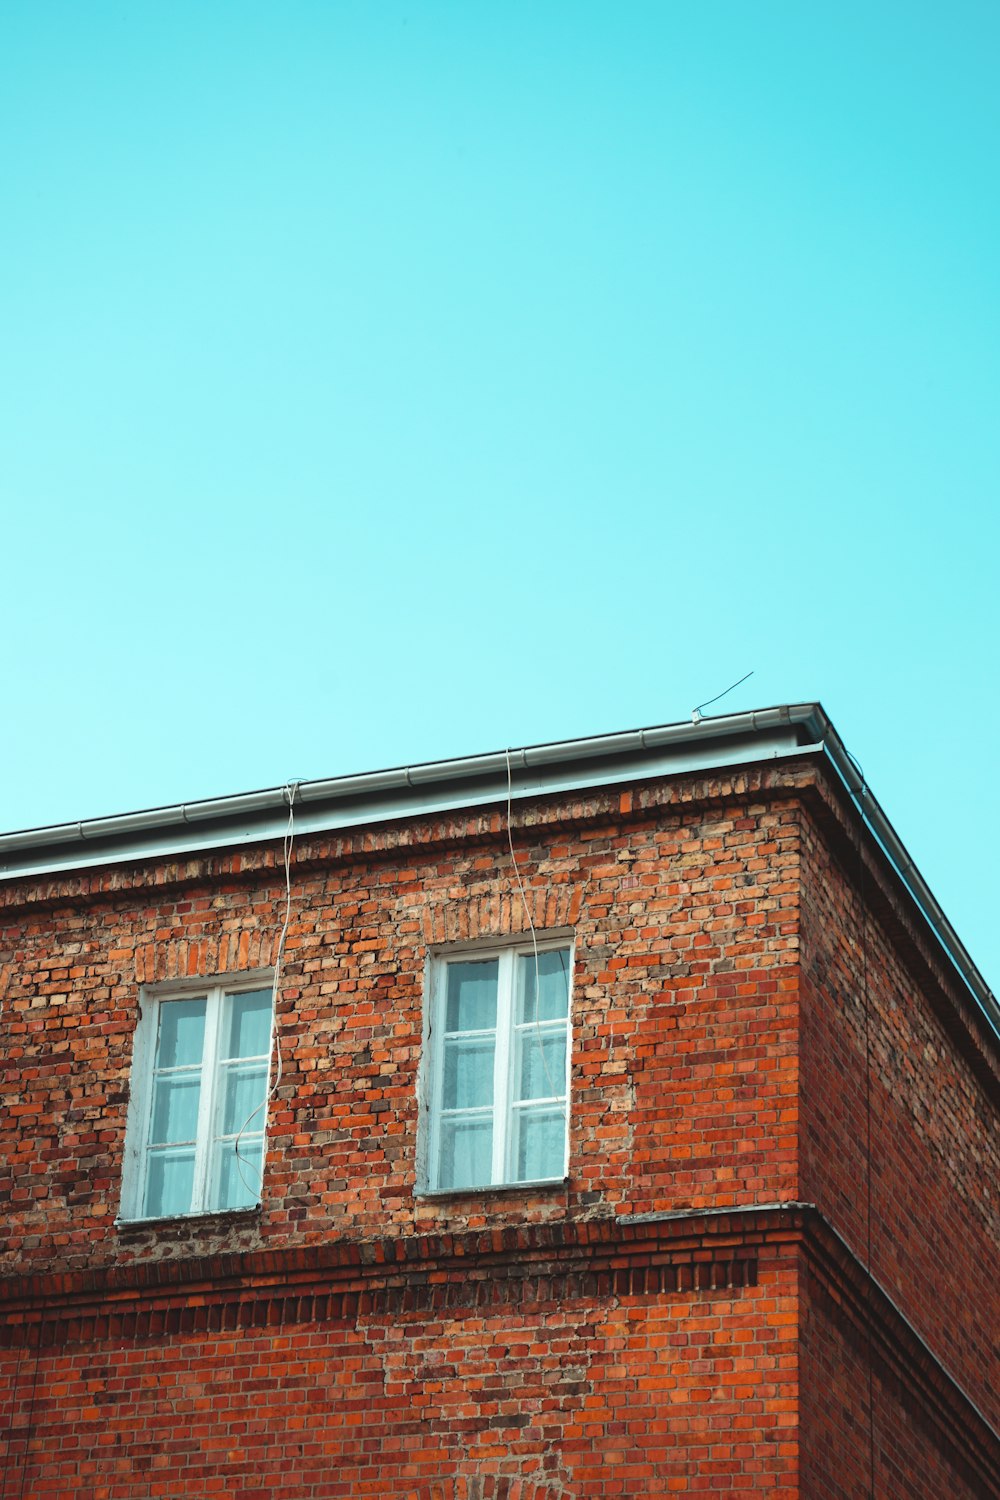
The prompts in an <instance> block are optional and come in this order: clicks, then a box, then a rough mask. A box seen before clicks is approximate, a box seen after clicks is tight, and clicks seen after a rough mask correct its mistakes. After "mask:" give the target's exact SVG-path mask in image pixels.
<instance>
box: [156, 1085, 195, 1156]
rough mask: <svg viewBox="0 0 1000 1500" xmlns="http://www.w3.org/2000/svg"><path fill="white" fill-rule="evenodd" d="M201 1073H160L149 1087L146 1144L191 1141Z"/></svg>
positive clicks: (193, 1133)
mask: <svg viewBox="0 0 1000 1500" xmlns="http://www.w3.org/2000/svg"><path fill="white" fill-rule="evenodd" d="M200 1097H201V1073H200V1071H199V1072H191V1073H165V1074H164V1073H161V1074H160V1076H159V1077H158V1078H157V1080H156V1083H155V1084H154V1087H153V1114H152V1118H151V1120H150V1124H149V1144H150V1145H151V1146H157V1145H160V1144H161V1143H162V1142H164V1141H193V1140H194V1139H195V1137H196V1136H197V1134H198V1101H199V1099H200Z"/></svg>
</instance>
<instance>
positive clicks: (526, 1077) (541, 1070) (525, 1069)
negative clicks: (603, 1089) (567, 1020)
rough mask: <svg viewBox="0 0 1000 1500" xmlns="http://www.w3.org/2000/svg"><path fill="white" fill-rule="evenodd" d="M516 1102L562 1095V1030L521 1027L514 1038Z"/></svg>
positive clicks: (564, 1089)
mask: <svg viewBox="0 0 1000 1500" xmlns="http://www.w3.org/2000/svg"><path fill="white" fill-rule="evenodd" d="M517 1037H518V1050H519V1052H520V1057H519V1059H518V1064H519V1065H518V1070H517V1092H516V1094H515V1096H514V1097H515V1098H517V1099H551V1098H553V1097H555V1098H560V1097H562V1095H564V1094H565V1092H566V1030H565V1027H560V1028H559V1030H558V1031H551V1030H549V1031H542V1030H541V1028H540V1027H535V1026H525V1027H522V1028H521V1029H520V1030H519V1031H518V1034H517Z"/></svg>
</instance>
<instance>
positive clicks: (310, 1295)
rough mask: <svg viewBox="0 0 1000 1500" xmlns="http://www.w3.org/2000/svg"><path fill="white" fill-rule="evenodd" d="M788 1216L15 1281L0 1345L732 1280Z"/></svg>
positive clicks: (404, 1241)
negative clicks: (748, 1220)
mask: <svg viewBox="0 0 1000 1500" xmlns="http://www.w3.org/2000/svg"><path fill="white" fill-rule="evenodd" d="M794 1216H795V1214H794V1210H793V1211H791V1214H790V1211H789V1210H787V1209H784V1208H781V1209H773V1210H769V1211H765V1212H763V1213H758V1214H755V1215H754V1216H753V1222H752V1224H751V1223H748V1222H746V1216H744V1215H739V1214H736V1215H731V1216H730V1215H706V1216H703V1217H696V1218H691V1217H688V1216H673V1215H662V1216H652V1217H650V1218H643V1219H641V1220H640V1219H636V1220H630V1219H598V1220H567V1221H563V1222H559V1223H555V1224H551V1223H550V1224H526V1225H523V1226H518V1227H507V1228H503V1229H492V1230H483V1231H470V1232H463V1233H460V1234H447V1233H443V1234H428V1235H419V1236H414V1237H411V1238H397V1239H388V1240H376V1241H360V1242H358V1241H341V1242H339V1243H337V1244H333V1245H310V1246H306V1247H302V1248H296V1249H282V1250H263V1251H247V1252H244V1253H242V1254H238V1255H228V1254H220V1255H212V1256H201V1257H192V1258H190V1259H187V1260H164V1261H137V1262H131V1263H129V1264H127V1265H117V1266H112V1267H107V1268H102V1269H100V1270H96V1271H88V1272H74V1273H67V1274H56V1275H50V1276H47V1275H44V1274H40V1275H33V1276H27V1277H17V1278H13V1279H11V1280H9V1281H6V1282H2V1283H0V1343H7V1344H10V1343H14V1342H21V1341H24V1340H25V1339H27V1340H29V1341H32V1342H33V1341H34V1340H35V1339H38V1338H40V1339H41V1340H42V1342H43V1343H56V1342H63V1341H66V1340H70V1341H74V1342H75V1341H81V1340H83V1341H86V1340H90V1339H94V1338H97V1339H100V1338H103V1337H106V1336H109V1335H110V1336H114V1337H116V1338H117V1337H120V1338H125V1337H135V1338H141V1337H146V1336H151V1335H155V1334H157V1333H160V1332H187V1331H199V1330H203V1331H212V1330H216V1329H227V1328H245V1327H272V1326H275V1325H280V1324H285V1323H297V1322H304V1321H306V1322H307V1321H328V1320H331V1319H333V1320H338V1319H347V1320H351V1321H353V1320H355V1319H357V1318H358V1317H362V1316H365V1315H367V1314H378V1313H396V1312H405V1311H410V1310H414V1311H417V1310H432V1309H439V1308H449V1307H455V1308H459V1307H488V1306H492V1305H499V1304H503V1303H507V1302H518V1303H523V1302H531V1301H536V1300H552V1299H570V1298H580V1297H584V1298H586V1297H594V1298H605V1297H615V1296H638V1295H648V1296H659V1295H668V1294H670V1293H688V1292H692V1291H705V1292H711V1291H721V1290H726V1289H738V1288H742V1287H745V1286H750V1285H753V1284H754V1283H755V1282H756V1279H757V1258H758V1254H759V1251H760V1247H761V1246H762V1245H764V1244H767V1243H769V1242H771V1241H773V1240H775V1239H778V1240H781V1241H785V1240H787V1238H788V1236H789V1233H790V1232H791V1233H792V1234H794V1233H795V1232H796V1228H795V1225H794V1223H793V1222H792V1220H794Z"/></svg>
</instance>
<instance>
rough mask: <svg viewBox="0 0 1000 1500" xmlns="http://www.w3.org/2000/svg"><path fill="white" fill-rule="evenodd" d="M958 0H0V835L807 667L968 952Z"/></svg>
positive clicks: (974, 863)
mask: <svg viewBox="0 0 1000 1500" xmlns="http://www.w3.org/2000/svg"><path fill="white" fill-rule="evenodd" d="M998 69H1000V8H998V7H997V6H996V5H995V4H982V5H980V4H974V3H968V0H965V3H963V0H958V3H955V4H952V5H949V6H941V5H930V4H920V3H914V0H907V3H898V4H897V3H891V0H866V3H864V4H850V3H843V0H838V3H837V4H833V3H828V4H792V3H783V4H778V3H768V0H759V3H755V4H746V3H739V4H738V3H735V0H734V3H728V4H721V3H720V4H713V3H706V0H699V3H697V4H693V3H692V4H681V3H669V0H660V3H656V4H641V3H618V4H611V3H605V4H589V3H581V0H573V3H569V0H567V3H544V0H543V3H539V0H533V3H530V4H528V3H514V0H504V3H503V4H495V5H489V4H485V3H483V4H469V3H461V4H460V3H453V4H432V3H417V0H413V3H409V4H397V3H395V0H380V3H378V4H375V3H368V4H342V3H336V0H326V3H322V4H321V3H295V0H290V3H282V4H277V3H271V4H268V5H254V4H251V3H239V4H226V3H221V0H220V3H211V0H209V3H205V0H199V3H197V4H194V3H183V0H181V3H178V0H171V3H170V4H169V5H168V4H155V3H152V0H151V3H147V4H141V5H136V4H108V3H101V0H93V3H88V4H86V5H80V4H77V3H72V4H70V3H65V0H63V3H60V0H46V3H45V4H29V3H23V4H13V3H12V4H8V5H7V6H5V7H4V8H3V14H2V17H0V193H2V198H0V203H2V216H3V218H2V222H3V231H2V234H0V272H2V274H0V361H2V375H0V381H2V390H0V398H2V399H0V464H2V467H0V473H2V482H3V494H4V500H5V506H4V512H5V524H4V531H3V535H4V540H5V547H4V554H5V567H4V570H3V595H2V597H3V612H4V634H3V639H4V641H5V643H6V647H7V649H6V651H5V653H4V672H3V682H4V702H5V707H6V714H5V718H6V728H5V732H4V735H3V741H2V744H3V748H2V760H3V771H4V775H3V777H2V778H0V803H2V805H0V826H2V827H4V828H18V827H25V826H31V825H35V824H41V823H47V822H53V821H59V820H63V819H69V818H76V817H87V816H92V815H99V814H105V813H110V812H119V811H125V810H129V809H132V808H135V807H139V806H146V805H150V804H158V803H164V802H172V801H176V800H184V799H188V798H195V797H199V796H206V795H215V794H222V793H226V792H236V791H240V790H245V789H247V788H250V787H254V786H259V785H271V784H275V783H278V782H281V781H284V780H285V779H286V778H289V777H313V776H328V775H335V774H337V773H339V772H348V771H354V770H363V769H369V768H373V767H377V766H384V765H391V764H397V763H400V762H409V761H413V760H421V759H428V758H433V757H438V756H448V755H457V754H462V753H465V752H472V751H477V750H483V749H492V748H499V747H503V746H505V745H520V744H524V743H526V742H532V741H537V740H545V739H557V738H563V737H569V736H574V735H580V734H586V733H591V732H599V731H604V730H612V729H619V728H628V727H633V726H635V725H637V724H648V723H661V722H665V721H670V720H673V719H681V718H686V717H687V716H688V715H689V714H690V711H691V708H692V707H693V706H694V705H695V704H696V703H698V702H700V701H702V700H704V699H706V698H709V697H711V696H712V695H713V694H714V693H717V692H719V691H720V690H721V689H722V688H724V687H726V685H727V684H728V683H730V682H732V681H733V680H734V679H736V678H737V677H739V676H741V675H742V674H743V673H744V672H747V671H749V670H751V669H753V671H754V673H755V675H754V676H753V677H752V678H751V679H750V681H749V682H748V683H746V684H744V686H743V687H741V688H740V689H739V690H738V691H737V692H735V693H733V694H732V695H731V696H730V697H729V698H728V699H726V700H725V703H724V704H720V705H718V706H717V707H718V708H719V709H720V710H721V709H722V708H728V709H734V710H735V709H741V708H750V707H754V706H757V705H761V704H767V703H775V702H781V701H789V700H798V699H803V698H812V697H818V698H820V699H822V701H823V702H824V704H825V706H826V708H827V709H828V711H829V712H830V713H831V715H832V716H833V718H834V721H835V722H836V724H837V725H838V727H839V729H840V731H841V733H842V735H843V736H844V738H845V740H846V742H847V744H848V746H849V747H850V748H851V749H852V750H853V751H854V753H855V754H856V755H857V756H858V758H859V759H860V761H861V762H862V764H863V765H864V768H865V771H866V773H867V775H868V778H869V780H870V781H871V783H872V785H873V787H874V789H875V791H876V794H877V795H878V796H879V798H880V799H881V801H882V803H883V805H884V806H885V808H886V810H887V811H888V813H889V815H890V817H891V818H892V819H893V821H894V822H895V824H896V826H897V828H898V830H899V832H900V833H901V835H902V837H903V838H904V840H905V841H906V842H907V844H908V845H909V847H910V849H911V852H912V853H913V854H914V856H915V857H916V859H917V861H918V863H919V864H920V866H921V868H922V870H923V873H924V875H925V876H926V878H927V879H928V881H929V882H930V884H931V886H932V888H933V889H934V891H935V893H936V894H937V896H938V898H939V899H940V900H941V902H942V904H943V905H944V907H945V910H946V911H947V913H948V915H949V916H950V917H951V919H952V920H953V921H954V923H955V925H956V926H957V928H958V930H959V932H960V934H961V935H962V936H963V938H964V939H965V941H966V943H967V945H968V946H969V948H970V950H971V952H972V954H973V957H974V958H975V959H977V961H978V962H979V963H980V964H981V966H982V967H983V969H984V971H985V974H986V977H987V979H992V981H993V983H994V984H995V983H996V979H997V975H998V972H1000V936H998V924H997V920H996V915H995V908H996V896H995V894H994V889H993V888H994V885H995V876H994V863H995V861H994V848H995V846H996V844H997V843H998V841H1000V807H998V800H997V794H996V784H997V772H996V770H995V766H994V760H995V747H996V745H997V743H998V741H1000V712H998V708H997V691H996V689H997V673H996V669H995V658H996V637H997V632H996V604H995V599H996V583H995V579H996V572H997V560H996V552H997V542H998V520H997V497H998V478H1000V444H998V437H997V415H998V393H1000V326H998V325H1000V282H998V266H1000V243H998V241H1000V201H998V168H997V163H998V161H1000V90H998V88H997V77H998Z"/></svg>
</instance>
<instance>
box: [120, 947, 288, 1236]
mask: <svg viewBox="0 0 1000 1500" xmlns="http://www.w3.org/2000/svg"><path fill="white" fill-rule="evenodd" d="M273 983H274V973H273V970H271V969H254V970H252V971H249V972H244V973H241V974H231V975H215V976H213V977H212V978H210V979H204V978H202V979H186V980H181V981H178V982H177V983H171V984H154V985H143V986H142V988H141V989H140V991H139V1019H138V1021H137V1023H136V1029H135V1041H134V1043H133V1048H132V1068H131V1072H130V1075H129V1079H130V1083H129V1104H128V1116H127V1119H126V1123H125V1158H124V1163H123V1170H122V1196H121V1206H120V1209H119V1213H118V1219H117V1220H116V1222H117V1223H120V1224H121V1223H154V1222H156V1220H157V1219H158V1218H160V1217H161V1216H159V1215H150V1214H146V1213H143V1211H142V1204H143V1199H144V1197H145V1192H146V1162H147V1157H146V1149H147V1146H148V1143H149V1129H150V1122H151V1118H152V1110H153V1092H154V1090H153V1065H154V1062H155V1059H156V1041H157V1034H158V1029H159V1016H160V1010H161V1008H162V1007H163V1006H164V1005H169V1004H170V1002H171V1001H174V1000H191V999H194V998H196V997H200V996H202V995H204V996H206V998H207V1005H206V1008H205V1043H204V1048H203V1052H202V1086H201V1093H200V1096H199V1100H198V1126H197V1135H196V1139H195V1164H194V1187H193V1191H192V1201H191V1207H190V1209H188V1210H187V1212H186V1213H183V1214H169V1215H167V1216H165V1217H166V1218H168V1219H176V1218H185V1219H192V1218H200V1217H204V1216H205V1215H207V1214H229V1213H246V1212H247V1211H248V1210H252V1209H253V1208H255V1207H259V1206H260V1186H261V1184H258V1185H257V1197H256V1200H255V1202H254V1203H252V1204H242V1205H240V1206H239V1207H235V1208H213V1207H211V1206H210V1203H209V1206H206V1203H207V1202H208V1200H209V1194H210V1183H209V1174H210V1169H211V1164H212V1163H211V1157H212V1152H211V1149H210V1148H211V1146H212V1142H213V1128H212V1126H213V1121H214V1120H215V1118H216V1107H217V1100H218V1085H219V1081H220V1078H221V1076H222V1071H223V1070H222V1067H221V1066H220V1062H219V1048H220V1039H221V1033H222V1026H221V1024H220V1023H221V1018H222V1009H223V1003H224V1000H225V998H226V997H227V996H229V995H238V994H243V993H245V992H247V991H248V990H261V989H267V988H269V987H270V986H271V985H273ZM273 1053H274V997H273V995H272V999H271V1026H270V1030H269V1032H268V1049H267V1057H268V1068H267V1084H266V1087H265V1092H264V1101H265V1102H264V1106H263V1108H262V1110H261V1114H262V1115H263V1122H262V1126H261V1133H262V1140H261V1157H260V1161H261V1181H263V1168H264V1163H265V1161H266V1160H267V1099H268V1095H269V1092H270V1087H271V1062H272V1058H273ZM256 1133H257V1128H256V1126H255V1127H254V1134H256Z"/></svg>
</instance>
